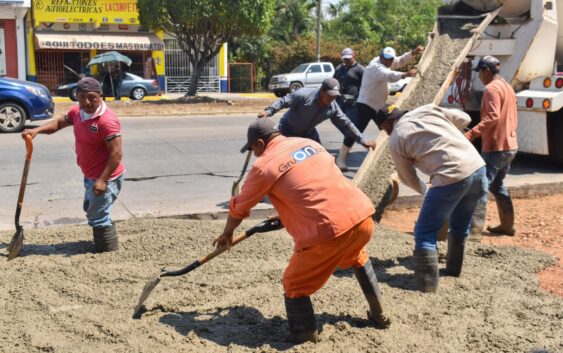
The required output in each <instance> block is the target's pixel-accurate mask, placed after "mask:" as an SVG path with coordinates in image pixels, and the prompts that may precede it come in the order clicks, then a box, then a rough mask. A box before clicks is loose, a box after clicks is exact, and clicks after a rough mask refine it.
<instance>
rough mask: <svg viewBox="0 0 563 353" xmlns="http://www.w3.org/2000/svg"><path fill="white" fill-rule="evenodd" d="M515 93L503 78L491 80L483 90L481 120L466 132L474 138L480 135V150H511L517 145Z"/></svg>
mask: <svg viewBox="0 0 563 353" xmlns="http://www.w3.org/2000/svg"><path fill="white" fill-rule="evenodd" d="M517 127H518V115H517V108H516V94H515V93H514V90H513V89H512V86H510V84H508V83H507V82H506V81H505V80H503V79H502V78H501V79H495V80H493V81H491V82H490V83H489V84H488V85H487V86H486V87H485V92H483V100H482V101H481V122H480V123H479V124H477V125H476V126H475V127H473V129H471V130H469V131H468V132H466V133H465V136H466V137H467V138H468V139H469V140H470V141H473V140H475V139H476V138H478V137H481V139H482V141H483V144H482V151H483V152H497V151H512V150H516V149H517V148H518V142H517V140H516V128H517Z"/></svg>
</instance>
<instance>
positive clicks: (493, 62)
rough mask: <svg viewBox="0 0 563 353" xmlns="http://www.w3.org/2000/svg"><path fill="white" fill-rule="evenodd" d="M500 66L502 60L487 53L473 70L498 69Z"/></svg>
mask: <svg viewBox="0 0 563 353" xmlns="http://www.w3.org/2000/svg"><path fill="white" fill-rule="evenodd" d="M499 66H500V61H498V59H497V58H495V57H494V56H491V55H485V56H484V57H482V58H481V59H480V60H479V62H478V63H477V66H475V67H474V68H473V71H480V70H484V69H492V70H496V69H498V67H499Z"/></svg>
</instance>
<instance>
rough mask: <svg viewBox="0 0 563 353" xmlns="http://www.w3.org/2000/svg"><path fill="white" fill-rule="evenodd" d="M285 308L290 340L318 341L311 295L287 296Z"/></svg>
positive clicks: (293, 341)
mask: <svg viewBox="0 0 563 353" xmlns="http://www.w3.org/2000/svg"><path fill="white" fill-rule="evenodd" d="M285 310H286V312H287V321H288V323H289V341H290V342H292V343H296V344H301V343H305V342H313V343H317V342H318V341H319V333H318V331H317V321H316V319H315V312H314V310H313V303H311V298H310V297H301V298H288V297H285Z"/></svg>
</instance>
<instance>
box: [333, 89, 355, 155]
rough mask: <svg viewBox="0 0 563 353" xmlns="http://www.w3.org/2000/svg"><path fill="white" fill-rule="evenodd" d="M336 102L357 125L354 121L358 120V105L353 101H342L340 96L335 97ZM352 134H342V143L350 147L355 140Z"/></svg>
mask: <svg viewBox="0 0 563 353" xmlns="http://www.w3.org/2000/svg"><path fill="white" fill-rule="evenodd" d="M336 103H338V106H339V107H340V110H342V112H343V113H344V115H346V116H347V117H348V119H350V121H351V122H352V123H353V124H354V125H356V126H357V123H356V121H357V120H358V106H357V105H356V102H355V101H344V99H343V98H342V96H340V97H338V98H337V99H336ZM355 141H356V140H355V138H354V136H349V135H348V134H344V145H346V146H348V147H352V145H353V144H354V142H355Z"/></svg>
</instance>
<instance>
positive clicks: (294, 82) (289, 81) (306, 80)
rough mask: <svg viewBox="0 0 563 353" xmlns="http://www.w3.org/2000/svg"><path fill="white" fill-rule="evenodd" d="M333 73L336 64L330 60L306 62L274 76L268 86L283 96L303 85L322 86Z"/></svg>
mask: <svg viewBox="0 0 563 353" xmlns="http://www.w3.org/2000/svg"><path fill="white" fill-rule="evenodd" d="M333 75H334V66H332V64H331V63H329V62H315V63H306V64H301V65H299V66H297V67H296V68H295V69H293V70H291V72H290V73H287V74H281V75H275V76H272V78H271V79H270V83H269V84H268V88H269V89H270V91H272V92H274V94H275V95H276V97H282V96H285V95H286V94H287V93H292V92H294V91H295V90H298V89H299V88H301V87H321V84H322V83H323V80H324V79H325V78H327V77H332V76H333Z"/></svg>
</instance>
